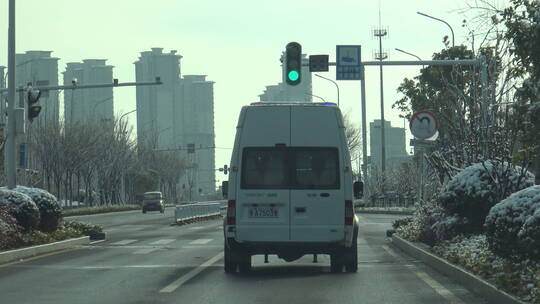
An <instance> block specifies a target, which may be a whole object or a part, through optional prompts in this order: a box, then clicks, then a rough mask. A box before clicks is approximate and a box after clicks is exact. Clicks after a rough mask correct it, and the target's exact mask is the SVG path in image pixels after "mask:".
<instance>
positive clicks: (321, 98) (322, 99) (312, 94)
mask: <svg viewBox="0 0 540 304" xmlns="http://www.w3.org/2000/svg"><path fill="white" fill-rule="evenodd" d="M306 95H309V96H313V97H317V98H319V99H321V100H322V101H324V102H326V100H324V98H322V97H321V96H317V95H314V94H311V93H307V92H306Z"/></svg>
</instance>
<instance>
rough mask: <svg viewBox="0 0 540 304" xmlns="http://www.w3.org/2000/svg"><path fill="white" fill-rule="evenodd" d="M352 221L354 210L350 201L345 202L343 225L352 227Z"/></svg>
mask: <svg viewBox="0 0 540 304" xmlns="http://www.w3.org/2000/svg"><path fill="white" fill-rule="evenodd" d="M353 219H354V209H353V202H352V201H345V225H352V224H353Z"/></svg>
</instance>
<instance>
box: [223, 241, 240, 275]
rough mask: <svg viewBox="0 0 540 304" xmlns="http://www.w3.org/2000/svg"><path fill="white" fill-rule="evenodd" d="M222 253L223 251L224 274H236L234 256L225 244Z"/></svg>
mask: <svg viewBox="0 0 540 304" xmlns="http://www.w3.org/2000/svg"><path fill="white" fill-rule="evenodd" d="M223 251H224V255H225V257H224V261H223V262H224V266H225V267H224V268H225V273H234V272H236V265H237V264H236V262H235V261H234V258H233V256H234V254H233V253H232V250H231V249H230V248H228V247H227V244H225V245H224V248H223Z"/></svg>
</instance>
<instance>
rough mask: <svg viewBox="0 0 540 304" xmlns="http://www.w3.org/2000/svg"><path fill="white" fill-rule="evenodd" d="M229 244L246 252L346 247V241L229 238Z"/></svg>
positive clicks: (325, 250)
mask: <svg viewBox="0 0 540 304" xmlns="http://www.w3.org/2000/svg"><path fill="white" fill-rule="evenodd" d="M227 246H228V247H229V248H231V249H232V250H235V251H240V252H243V253H244V254H249V255H255V254H277V255H287V254H302V255H303V254H315V253H316V254H334V253H340V252H342V251H343V250H344V249H345V242H344V241H340V242H331V243H322V242H241V243H240V242H237V241H236V240H235V239H234V238H227Z"/></svg>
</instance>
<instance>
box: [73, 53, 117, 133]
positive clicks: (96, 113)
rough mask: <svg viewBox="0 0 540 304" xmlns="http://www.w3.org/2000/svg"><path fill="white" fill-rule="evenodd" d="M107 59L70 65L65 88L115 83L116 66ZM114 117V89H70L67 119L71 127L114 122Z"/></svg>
mask: <svg viewBox="0 0 540 304" xmlns="http://www.w3.org/2000/svg"><path fill="white" fill-rule="evenodd" d="M106 61H107V60H106V59H85V60H83V61H82V62H70V63H68V64H67V65H66V70H65V71H64V72H63V74H64V85H72V81H76V83H77V84H78V85H88V84H104V83H112V82H113V66H112V65H107V64H106ZM113 118H114V98H113V88H112V87H110V88H95V89H80V90H66V91H65V92H64V119H65V121H66V123H67V124H71V123H86V122H90V121H95V122H102V121H112V120H113Z"/></svg>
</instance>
